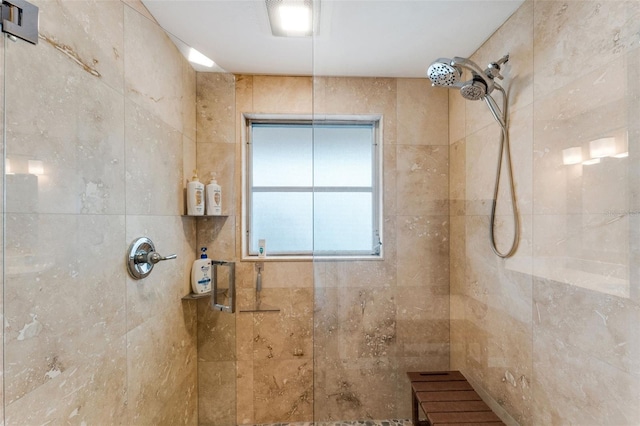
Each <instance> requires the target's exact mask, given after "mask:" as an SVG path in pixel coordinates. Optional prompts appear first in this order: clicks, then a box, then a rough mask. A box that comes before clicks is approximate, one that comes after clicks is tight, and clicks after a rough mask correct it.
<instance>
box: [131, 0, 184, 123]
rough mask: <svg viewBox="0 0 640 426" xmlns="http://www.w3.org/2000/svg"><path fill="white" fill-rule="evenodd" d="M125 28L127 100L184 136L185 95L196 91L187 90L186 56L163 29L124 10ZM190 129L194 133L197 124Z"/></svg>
mask: <svg viewBox="0 0 640 426" xmlns="http://www.w3.org/2000/svg"><path fill="white" fill-rule="evenodd" d="M124 25H125V28H126V37H125V41H124V54H123V55H124V60H125V63H126V67H125V73H124V87H125V94H126V97H127V99H128V100H131V101H133V102H134V103H136V105H138V106H139V107H141V108H143V109H146V110H147V111H149V112H150V113H151V114H153V115H154V116H155V117H157V118H158V119H159V120H161V121H163V122H165V123H166V124H168V125H169V126H170V127H172V128H173V130H176V131H178V132H182V131H183V129H184V127H185V123H184V122H183V120H184V118H185V115H184V114H183V108H184V104H183V96H184V92H186V91H188V90H193V87H188V88H186V87H184V83H185V77H184V73H185V72H186V69H185V68H184V67H183V62H184V61H185V59H184V56H182V54H181V53H180V52H179V51H178V49H177V48H176V47H175V45H174V44H173V42H172V41H171V40H170V39H169V37H168V36H167V35H166V34H165V32H164V30H163V29H162V28H160V27H159V26H158V25H157V24H156V23H154V22H152V21H149V20H148V19H147V18H145V17H143V16H141V15H140V14H139V13H137V12H136V11H134V10H132V9H130V8H128V7H127V8H125V9H124ZM143 41H144V42H143ZM187 127H188V128H190V129H192V128H193V123H189V124H188V126H187Z"/></svg>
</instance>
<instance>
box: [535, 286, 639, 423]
mask: <svg viewBox="0 0 640 426" xmlns="http://www.w3.org/2000/svg"><path fill="white" fill-rule="evenodd" d="M535 288H536V292H535V301H536V308H537V311H538V312H539V314H537V315H536V316H535V317H534V319H535V322H534V340H533V344H534V380H533V382H532V384H533V396H534V401H533V407H534V413H535V414H534V422H535V424H541V423H549V424H551V423H567V422H571V423H574V424H602V423H605V422H606V423H607V424H620V425H622V424H625V425H626V424H635V423H637V421H638V419H639V418H640V412H639V411H638V405H637V404H636V403H635V402H634V401H636V400H637V399H638V397H639V396H640V387H639V382H638V379H637V355H634V353H635V352H636V351H637V350H638V347H637V339H638V336H637V332H636V331H635V328H633V327H629V325H630V324H632V322H633V321H635V317H637V315H638V306H637V305H635V304H634V303H629V302H628V301H626V300H625V299H618V298H613V297H610V298H603V297H602V295H600V294H598V293H597V292H592V291H586V290H582V289H579V288H576V287H574V286H570V285H566V284H561V283H558V282H552V281H548V280H536V282H535ZM558 309H560V310H561V316H559V314H558ZM629 321H632V322H629ZM585 333H586V334H585ZM616 342H624V343H623V344H622V345H620V344H619V343H616ZM594 355H595V356H594ZM610 362H612V363H613V364H611V363H610ZM629 368H630V369H632V370H633V372H632V371H629V370H628V369H629Z"/></svg>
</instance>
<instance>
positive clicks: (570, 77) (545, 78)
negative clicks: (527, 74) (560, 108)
mask: <svg viewBox="0 0 640 426" xmlns="http://www.w3.org/2000/svg"><path fill="white" fill-rule="evenodd" d="M639 17H640V5H638V2H636V1H611V2H603V3H600V2H596V1H579V2H562V1H536V2H535V7H534V28H535V30H534V43H533V47H534V58H535V61H534V63H535V66H534V73H535V77H536V78H535V80H534V93H535V97H536V100H537V99H539V98H542V97H546V96H547V95H549V94H551V93H552V92H553V91H554V90H557V89H558V88H560V87H563V86H565V85H567V84H570V83H572V82H573V81H574V80H575V79H576V78H577V77H578V78H579V77H581V76H582V75H585V74H587V73H589V72H591V71H593V70H594V69H596V68H600V67H604V66H607V67H609V66H610V65H611V63H612V62H613V61H615V60H616V59H618V58H619V57H620V56H622V55H623V54H624V53H626V52H628V51H630V50H632V49H637V42H638V39H637V30H636V28H635V26H634V23H635V22H637V21H638V18H639Z"/></svg>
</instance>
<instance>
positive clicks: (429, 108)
mask: <svg viewBox="0 0 640 426" xmlns="http://www.w3.org/2000/svg"><path fill="white" fill-rule="evenodd" d="M197 87H198V89H197V93H198V94H197V105H198V106H197V111H198V112H197V116H198V121H197V126H198V137H197V140H198V168H199V169H200V170H202V171H203V172H204V173H209V172H210V171H215V172H216V173H217V175H218V180H219V181H221V182H222V186H223V199H224V201H223V203H224V207H223V213H225V214H228V215H229V217H227V218H219V219H214V220H204V221H202V222H200V225H201V226H199V231H198V242H199V244H200V245H207V246H208V247H209V248H210V252H211V253H212V254H213V256H214V257H216V258H222V259H223V260H235V261H236V262H237V263H236V268H237V277H238V279H237V281H238V305H239V309H240V310H241V309H242V308H243V307H247V306H249V305H251V303H252V302H253V298H254V286H255V271H254V265H253V264H252V262H239V259H240V255H241V253H240V250H241V240H240V238H241V235H240V220H241V217H240V215H241V211H242V210H241V205H240V203H241V199H240V198H241V197H240V193H241V173H242V170H241V168H242V165H241V156H242V149H244V147H243V146H242V144H241V143H240V140H241V138H240V126H239V123H240V118H241V114H242V113H244V112H253V113H290V114H296V113H299V114H310V113H319V114H325V113H332V114H358V113H360V114H366V113H380V114H383V115H384V122H383V129H384V180H385V184H384V187H385V192H384V236H383V244H384V247H385V260H384V261H367V262H364V261H362V262H315V263H313V262H311V261H308V262H272V261H268V262H267V263H266V264H265V271H264V274H263V303H266V304H268V305H272V306H277V307H279V308H280V309H281V312H280V313H260V314H252V313H242V312H239V313H236V314H235V315H229V314H221V313H212V312H211V311H209V310H208V308H207V306H206V302H202V303H201V305H200V306H199V310H198V333H199V334H198V348H199V352H198V357H199V369H198V371H199V377H200V383H199V386H200V388H199V395H200V403H199V407H200V424H201V425H214V424H215V425H232V424H235V422H237V423H238V424H253V423H273V422H283V421H310V420H313V419H314V418H315V420H330V419H335V420H353V419H371V418H377V419H389V418H408V417H409V416H410V413H409V410H410V407H409V403H410V401H409V398H408V397H407V389H408V383H407V382H406V380H405V377H404V372H405V371H406V370H408V369H446V368H448V367H449V283H448V280H449V272H448V266H449V265H448V264H449V259H448V247H449V240H448V239H449V216H448V214H449V210H448V209H449V207H448V202H447V197H448V161H449V160H448V157H449V156H448V146H447V143H448V142H447V131H448V129H447V115H448V109H447V93H446V92H443V91H438V90H435V89H433V88H431V87H430V85H429V84H428V82H427V81H425V80H422V79H416V80H412V79H385V78H323V77H317V78H311V77H273V76H247V75H240V76H235V77H234V76H229V75H220V74H198V83H197ZM234 101H235V102H234ZM234 342H236V343H235V349H234V346H233V344H234ZM230 347H231V349H229V348H230ZM294 353H297V356H296V355H294ZM234 367H235V370H234ZM236 373H237V376H236V377H235V378H236V380H234V374H236ZM373 387H375V389H376V391H375V392H371V389H372V388H373ZM230 393H231V394H234V395H235V396H236V405H235V406H231V404H232V403H233V401H232V400H231V399H230V398H229V394H230ZM234 411H235V412H234Z"/></svg>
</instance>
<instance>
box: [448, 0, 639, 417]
mask: <svg viewBox="0 0 640 426" xmlns="http://www.w3.org/2000/svg"><path fill="white" fill-rule="evenodd" d="M639 21H640V2H637V1H628V2H627V1H610V2H591V1H568V2H567V1H537V0H536V1H533V0H530V1H527V2H526V3H525V4H524V5H523V6H522V7H521V8H520V9H519V10H518V11H517V12H516V13H515V14H514V15H513V16H512V17H511V18H510V19H509V20H508V21H507V23H505V24H504V25H503V26H502V27H501V28H500V29H499V30H498V31H497V32H496V33H495V34H494V35H493V36H492V37H491V38H490V39H489V40H488V41H487V42H486V43H485V44H484V45H483V46H482V47H481V48H480V49H479V50H478V51H477V52H476V53H475V54H474V55H473V58H472V59H474V60H475V61H476V62H477V63H479V64H481V65H486V64H487V63H488V62H490V61H492V60H496V59H498V58H499V57H501V56H502V55H503V54H505V53H507V52H509V53H510V54H511V60H510V63H509V65H508V66H507V67H506V72H505V76H506V78H505V80H504V82H503V83H504V85H505V86H506V87H507V88H508V90H509V93H510V134H511V146H512V151H513V160H514V174H515V181H516V184H517V190H516V192H517V197H518V202H519V212H520V217H521V220H522V224H521V228H522V234H523V235H522V240H521V243H520V247H519V250H518V253H517V255H516V256H515V257H514V258H511V259H508V260H506V261H503V260H500V259H499V258H497V257H496V256H494V255H493V254H492V252H491V249H490V246H489V241H488V237H487V235H488V222H489V217H488V215H489V211H490V200H491V195H492V190H493V179H494V176H495V174H494V173H495V161H496V156H497V153H498V151H497V149H498V140H499V128H498V126H497V125H496V124H495V123H494V122H493V121H492V118H491V115H490V113H489V112H488V110H487V109H486V105H484V104H482V103H479V102H477V103H474V102H468V101H464V100H463V99H462V98H461V97H460V95H459V94H458V93H455V92H453V91H451V92H450V93H449V100H450V103H449V105H450V131H449V136H450V143H451V145H450V153H451V166H450V167H451V174H450V179H451V181H450V182H451V183H450V185H451V205H452V208H451V320H452V322H451V367H452V368H455V369H461V370H462V371H463V372H464V373H465V374H466V375H467V376H468V377H469V378H470V379H471V380H472V381H473V382H475V383H476V385H478V387H479V388H480V389H482V390H483V391H484V392H486V394H487V395H488V396H489V397H490V398H492V399H493V401H494V405H495V406H496V407H497V408H498V409H504V410H505V411H506V412H507V413H508V414H510V416H511V417H512V418H513V419H514V420H515V421H517V422H518V423H520V424H522V425H540V424H545V425H560V424H579V425H632V424H638V423H640V408H639V406H638V403H637V402H638V400H639V398H640V376H639V374H638V372H639V369H638V359H640V352H639V351H640V347H639V345H638V343H639V342H640V331H639V329H638V327H637V324H638V320H639V319H640V305H639V300H638V285H639V284H638V283H639V281H638V279H639V278H640V277H639V276H638V273H637V272H636V271H637V269H638V265H639V257H638V244H637V242H636V241H637V239H638V231H637V229H638V220H637V217H638V215H637V214H638V190H637V188H638V183H639V182H638V170H640V168H639V167H638V166H639V163H638V161H639V160H638V158H639V157H638V144H639V142H640V141H639V136H640V132H638V122H639V121H638V117H640V114H639V112H640V111H639V110H640V78H639V76H640V73H639V71H638V66H639V65H640V62H639V61H638V58H639V57H640V56H639V55H640V33H639V32H638V22H639ZM455 53H456V52H450V54H452V55H453V54H455ZM497 97H499V95H497ZM601 138H613V140H614V141H615V145H616V146H615V151H614V153H615V154H619V153H623V152H628V153H629V155H628V157H623V158H616V157H606V158H602V159H601V161H600V163H598V164H592V165H583V164H573V165H565V164H563V150H565V149H567V148H570V147H580V148H581V150H582V155H583V160H588V159H589V158H590V157H591V156H592V155H591V153H590V149H589V148H590V142H591V141H594V140H597V139H601ZM506 189H507V188H506V185H505V184H504V182H503V185H502V189H501V197H503V198H502V199H503V200H506V196H508V192H507V191H506ZM499 210H500V213H501V215H500V217H499V222H498V223H499V225H498V226H499V237H500V239H501V240H502V243H501V244H502V247H506V246H507V245H508V243H509V238H510V236H511V233H512V228H511V220H510V217H509V211H508V209H507V208H500V209H499Z"/></svg>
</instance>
